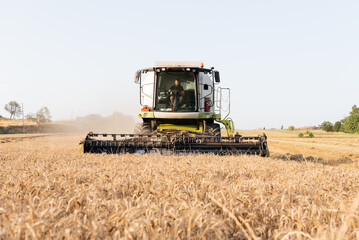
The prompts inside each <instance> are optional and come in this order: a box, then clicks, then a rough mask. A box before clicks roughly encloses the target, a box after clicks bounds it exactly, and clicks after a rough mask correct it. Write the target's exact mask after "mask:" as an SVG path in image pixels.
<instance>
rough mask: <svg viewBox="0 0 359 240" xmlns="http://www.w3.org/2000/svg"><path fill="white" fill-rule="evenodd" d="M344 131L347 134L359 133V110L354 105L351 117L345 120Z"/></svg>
mask: <svg viewBox="0 0 359 240" xmlns="http://www.w3.org/2000/svg"><path fill="white" fill-rule="evenodd" d="M343 131H344V132H346V133H359V108H358V107H357V106H356V105H354V106H353V107H352V111H351V112H350V115H349V116H348V117H346V118H345V119H344V123H343Z"/></svg>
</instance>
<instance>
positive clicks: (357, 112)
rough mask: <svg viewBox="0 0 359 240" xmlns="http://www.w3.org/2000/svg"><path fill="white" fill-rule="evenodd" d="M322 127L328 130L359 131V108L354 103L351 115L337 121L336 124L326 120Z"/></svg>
mask: <svg viewBox="0 0 359 240" xmlns="http://www.w3.org/2000/svg"><path fill="white" fill-rule="evenodd" d="M320 127H321V129H322V130H324V131H326V132H345V133H359V108H358V107H357V106H356V105H354V106H353V107H352V110H351V112H350V113H349V116H347V117H345V118H343V119H342V120H340V121H336V122H335V123H334V124H333V123H331V122H329V121H324V122H323V123H322V124H321V125H320Z"/></svg>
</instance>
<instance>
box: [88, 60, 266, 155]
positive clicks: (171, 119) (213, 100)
mask: <svg viewBox="0 0 359 240" xmlns="http://www.w3.org/2000/svg"><path fill="white" fill-rule="evenodd" d="M219 82H220V78H219V72H218V71H215V70H214V68H210V69H208V68H204V67H203V63H189V62H175V63H174V62H160V63H156V65H155V67H153V68H146V69H141V70H139V71H137V72H136V75H135V83H138V84H139V85H140V104H141V106H142V109H141V112H140V113H139V117H140V118H142V122H141V123H138V124H137V125H136V127H135V130H134V132H135V133H134V134H106V133H92V132H90V133H88V135H87V136H86V138H85V140H84V141H83V142H82V144H83V151H84V152H85V153H117V154H124V153H160V154H219V155H235V154H256V155H260V156H263V157H265V156H268V155H269V150H268V146H267V137H266V136H265V134H263V135H259V136H256V137H244V136H241V135H239V134H238V133H237V134H234V124H233V121H232V119H231V118H229V113H230V100H229V99H230V89H229V88H221V87H219V86H218V84H219ZM225 95H226V96H227V103H228V106H227V111H226V112H227V114H226V116H225V117H224V118H222V111H223V105H224V104H223V103H222V102H224V96H225ZM219 123H222V124H223V125H224V126H225V128H226V131H227V137H222V136H221V128H220V125H219Z"/></svg>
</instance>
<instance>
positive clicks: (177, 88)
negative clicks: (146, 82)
mask: <svg viewBox="0 0 359 240" xmlns="http://www.w3.org/2000/svg"><path fill="white" fill-rule="evenodd" d="M167 93H168V94H170V100H171V104H172V106H173V107H176V106H174V101H175V99H176V100H177V101H178V102H177V104H178V105H180V106H181V105H182V104H183V97H184V91H183V87H182V86H181V85H180V82H179V80H178V79H176V80H175V84H174V85H173V86H172V87H171V88H170V89H169V90H168V91H167Z"/></svg>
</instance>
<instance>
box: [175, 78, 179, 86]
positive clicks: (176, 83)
mask: <svg viewBox="0 0 359 240" xmlns="http://www.w3.org/2000/svg"><path fill="white" fill-rule="evenodd" d="M179 85H180V82H179V80H178V79H176V80H175V86H176V87H178V86H179Z"/></svg>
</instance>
